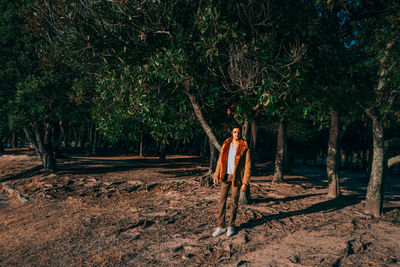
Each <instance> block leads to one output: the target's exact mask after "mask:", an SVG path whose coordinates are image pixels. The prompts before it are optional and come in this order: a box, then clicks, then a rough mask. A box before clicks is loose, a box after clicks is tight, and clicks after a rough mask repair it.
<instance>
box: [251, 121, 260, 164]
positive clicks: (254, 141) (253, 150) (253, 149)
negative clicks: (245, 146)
mask: <svg viewBox="0 0 400 267" xmlns="http://www.w3.org/2000/svg"><path fill="white" fill-rule="evenodd" d="M257 130H258V128H257V124H256V122H255V120H251V142H250V152H251V170H252V172H254V171H255V167H256V158H257V154H256V145H257Z"/></svg>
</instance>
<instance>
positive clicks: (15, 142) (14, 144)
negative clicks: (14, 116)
mask: <svg viewBox="0 0 400 267" xmlns="http://www.w3.org/2000/svg"><path fill="white" fill-rule="evenodd" d="M11 147H12V148H16V147H18V135H17V131H16V130H13V131H12V133H11Z"/></svg>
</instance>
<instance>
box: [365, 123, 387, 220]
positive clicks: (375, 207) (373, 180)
mask: <svg viewBox="0 0 400 267" xmlns="http://www.w3.org/2000/svg"><path fill="white" fill-rule="evenodd" d="M371 118H372V138H373V155H372V166H371V176H370V179H369V183H368V187H367V196H366V199H365V212H366V213H367V214H371V215H373V216H375V217H379V216H380V215H381V213H382V204H383V178H384V163H385V162H384V161H385V160H384V158H385V155H384V143H383V122H382V120H381V118H380V117H379V115H371Z"/></svg>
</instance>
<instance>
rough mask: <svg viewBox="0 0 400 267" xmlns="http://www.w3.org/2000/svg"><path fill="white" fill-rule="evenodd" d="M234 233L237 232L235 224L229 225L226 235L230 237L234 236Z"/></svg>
mask: <svg viewBox="0 0 400 267" xmlns="http://www.w3.org/2000/svg"><path fill="white" fill-rule="evenodd" d="M234 234H235V228H234V227H233V226H229V227H228V231H227V232H226V236H227V237H230V236H233V235H234Z"/></svg>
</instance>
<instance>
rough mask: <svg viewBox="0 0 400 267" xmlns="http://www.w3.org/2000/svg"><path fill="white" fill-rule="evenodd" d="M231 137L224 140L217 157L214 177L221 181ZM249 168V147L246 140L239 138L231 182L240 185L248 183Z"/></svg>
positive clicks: (226, 163)
mask: <svg viewBox="0 0 400 267" xmlns="http://www.w3.org/2000/svg"><path fill="white" fill-rule="evenodd" d="M232 139H233V138H232V137H230V138H228V139H226V140H225V142H224V144H223V145H222V148H221V153H220V155H219V158H218V162H217V168H216V169H215V173H214V178H215V179H218V180H219V181H221V180H222V179H224V177H225V174H226V168H227V166H228V154H229V147H230V145H231V142H232ZM250 169H251V157H250V149H249V147H248V145H247V142H246V141H244V140H243V139H240V140H239V145H238V148H237V150H236V156H235V171H234V173H233V179H232V183H233V185H234V186H241V185H242V184H250Z"/></svg>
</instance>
